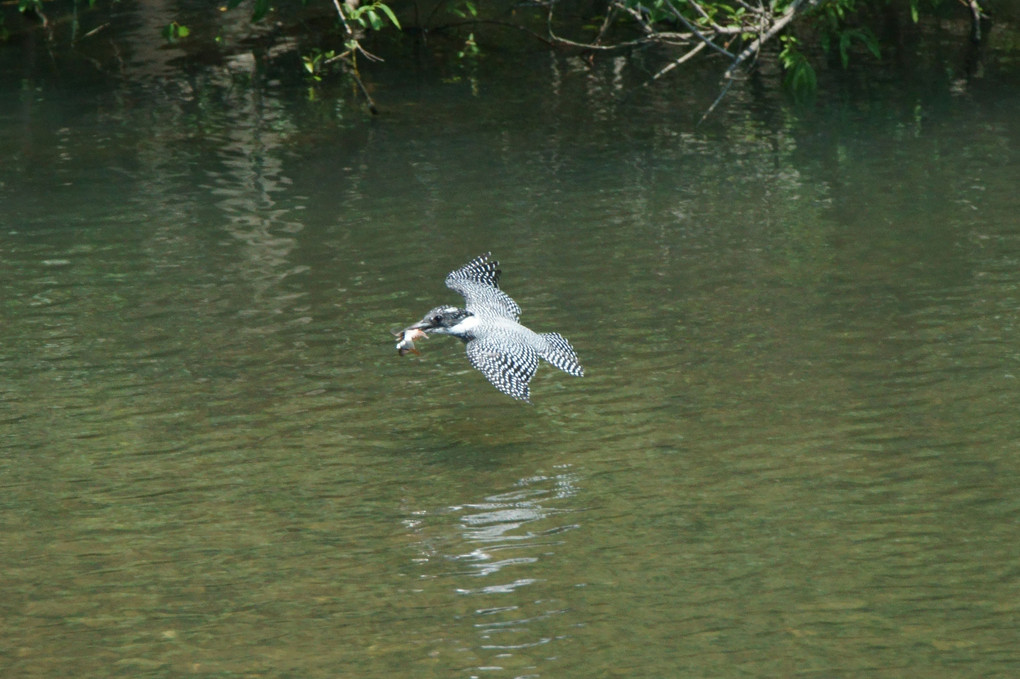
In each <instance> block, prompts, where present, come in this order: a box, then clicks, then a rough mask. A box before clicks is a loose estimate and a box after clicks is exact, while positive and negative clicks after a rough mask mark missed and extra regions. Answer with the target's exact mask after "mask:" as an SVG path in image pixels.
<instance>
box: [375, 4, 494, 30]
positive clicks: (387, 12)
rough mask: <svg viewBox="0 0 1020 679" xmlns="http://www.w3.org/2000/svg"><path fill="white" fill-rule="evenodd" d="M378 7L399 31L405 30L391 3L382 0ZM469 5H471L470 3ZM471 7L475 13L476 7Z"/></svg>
mask: <svg viewBox="0 0 1020 679" xmlns="http://www.w3.org/2000/svg"><path fill="white" fill-rule="evenodd" d="M378 7H379V10H380V11H381V12H382V13H383V14H385V15H386V18H387V19H389V20H390V22H392V23H393V25H394V26H396V27H397V30H398V31H399V30H403V29H401V28H400V22H399V21H397V15H396V14H394V13H393V10H392V9H390V6H389V5H387V4H385V3H382V2H380V3H379V4H378ZM468 7H471V5H470V3H469V4H468ZM471 9H472V14H474V13H475V12H474V8H473V7H471Z"/></svg>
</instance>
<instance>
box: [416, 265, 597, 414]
mask: <svg viewBox="0 0 1020 679" xmlns="http://www.w3.org/2000/svg"><path fill="white" fill-rule="evenodd" d="M491 256H492V253H486V254H484V255H482V256H480V257H476V258H474V259H473V260H471V261H470V262H468V263H467V264H465V265H464V266H462V267H461V268H459V269H457V270H456V271H453V272H451V273H450V274H449V275H448V276H447V277H446V287H448V288H450V289H451V290H453V291H454V292H458V293H460V294H461V295H463V296H464V301H465V305H464V308H460V307H456V306H437V307H436V308H435V309H432V311H430V312H428V313H427V314H425V317H424V318H422V319H421V320H420V321H418V322H417V323H414V324H412V325H410V326H408V327H407V328H404V330H403V331H402V332H400V333H399V337H400V341H399V342H398V343H397V349H398V350H399V352H400V354H401V355H403V354H404V353H406V352H407V351H415V350H414V340H415V339H424V338H426V337H427V336H428V335H429V334H430V333H431V334H435V335H453V336H454V337H458V338H460V339H461V340H462V341H463V342H464V348H465V349H466V350H467V357H468V360H469V361H470V362H471V365H472V366H473V367H474V368H475V369H477V370H479V371H480V372H481V373H482V374H483V375H485V379H487V380H489V382H491V383H492V386H494V387H496V388H497V389H499V390H500V391H501V392H503V393H504V394H506V395H507V396H510V397H512V398H515V399H517V400H519V401H527V402H529V403H530V402H531V390H530V387H529V386H528V383H529V382H530V381H531V378H532V377H533V376H534V375H535V371H536V370H537V369H538V359H539V358H542V359H545V361H546V362H548V363H550V364H552V365H553V366H555V367H557V368H559V369H560V370H562V371H563V372H565V373H567V374H569V375H573V376H575V377H581V376H582V375H584V368H582V367H581V364H580V362H579V361H578V360H577V354H575V353H574V348H573V347H571V346H570V342H568V341H567V340H566V338H564V337H563V335H560V334H559V333H556V332H547V333H541V334H540V333H537V332H534V331H532V330H530V329H528V328H526V327H524V326H523V325H521V324H520V323H519V322H518V319H519V318H520V316H521V307H519V306H518V305H517V302H515V301H514V300H513V299H512V298H511V297H510V296H509V295H508V294H506V293H505V292H503V291H502V290H500V289H499V276H500V274H501V273H502V272H501V271H500V269H499V262H497V261H496V260H494V259H490V257H491ZM415 353H417V352H415Z"/></svg>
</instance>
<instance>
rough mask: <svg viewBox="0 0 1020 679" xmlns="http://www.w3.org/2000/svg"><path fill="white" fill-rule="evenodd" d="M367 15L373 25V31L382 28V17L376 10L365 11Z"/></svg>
mask: <svg viewBox="0 0 1020 679" xmlns="http://www.w3.org/2000/svg"><path fill="white" fill-rule="evenodd" d="M365 16H366V17H368V23H369V25H371V26H372V30H373V31H378V30H379V29H380V28H382V19H381V18H380V17H379V15H378V14H377V13H376V11H375V10H373V9H370V10H368V11H367V12H365Z"/></svg>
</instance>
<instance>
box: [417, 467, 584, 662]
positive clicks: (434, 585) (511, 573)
mask: <svg viewBox="0 0 1020 679" xmlns="http://www.w3.org/2000/svg"><path fill="white" fill-rule="evenodd" d="M576 483H577V476H576V474H574V473H573V472H570V471H568V470H563V471H562V473H558V474H555V475H552V476H546V475H536V476H531V477H526V478H523V479H521V480H520V481H518V482H517V484H516V487H515V488H513V489H512V490H509V491H505V492H499V493H494V494H492V495H487V496H485V497H484V498H482V499H481V500H479V501H474V502H466V503H463V504H457V505H453V506H450V507H445V508H440V509H436V510H424V511H420V512H414V513H413V516H412V517H410V518H408V519H406V520H405V525H406V526H407V528H408V529H409V530H410V531H411V533H412V535H413V536H414V538H415V541H416V544H417V546H418V549H419V556H418V558H416V559H415V563H416V568H415V570H416V572H417V575H418V577H419V582H420V589H416V590H415V591H414V594H415V595H416V597H415V598H418V597H419V596H420V597H423V598H424V599H425V601H426V605H427V606H429V607H430V608H431V609H432V610H434V611H436V613H435V615H437V616H442V617H445V618H447V619H446V620H445V621H437V626H439V627H442V628H444V629H447V630H448V635H447V636H446V637H445V638H443V639H437V640H434V641H433V642H432V646H433V647H432V648H429V649H428V652H429V654H430V655H432V656H433V657H435V656H441V655H445V654H446V653H452V652H457V653H465V652H467V653H470V654H471V659H470V661H469V662H472V663H477V665H478V666H479V667H485V668H488V669H490V670H492V669H500V668H504V667H506V668H508V669H509V668H511V667H513V668H521V667H527V666H529V665H532V664H533V663H534V660H535V659H533V658H531V657H530V656H529V655H528V651H527V650H526V649H530V648H533V647H539V646H545V645H547V644H549V643H551V642H554V641H556V640H558V639H563V638H566V637H567V636H568V635H569V629H570V628H571V627H574V626H576V625H577V624H578V621H576V620H570V618H569V615H567V616H565V615H564V614H567V613H568V612H569V610H570V603H569V600H568V593H566V592H563V591H562V590H550V589H548V588H547V586H546V583H547V582H549V581H553V580H554V578H551V577H550V576H548V575H547V573H550V572H551V571H556V572H557V573H558V577H560V578H561V577H562V570H563V568H564V564H562V563H557V561H558V560H557V558H556V557H557V554H558V553H559V551H560V546H561V545H563V544H564V542H565V540H564V537H563V534H564V533H565V532H567V531H571V530H573V529H575V528H578V527H579V524H577V523H574V522H572V521H571V516H572V514H573V512H574V511H576V510H577V508H576V507H575V506H572V505H571V504H570V502H571V499H572V498H574V496H575V495H576V493H577V487H576ZM580 584H583V583H575V585H580ZM415 603H418V602H415ZM550 652H551V651H543V652H542V653H543V655H548V653H550ZM458 657H459V656H458ZM465 660H466V659H465V658H463V657H459V660H458V662H464V661H465Z"/></svg>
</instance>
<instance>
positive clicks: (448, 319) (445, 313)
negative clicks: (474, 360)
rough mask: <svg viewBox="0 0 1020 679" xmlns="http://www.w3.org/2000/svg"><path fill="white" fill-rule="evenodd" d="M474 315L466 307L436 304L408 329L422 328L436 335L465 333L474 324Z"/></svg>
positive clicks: (461, 334) (459, 334) (460, 334)
mask: <svg viewBox="0 0 1020 679" xmlns="http://www.w3.org/2000/svg"><path fill="white" fill-rule="evenodd" d="M475 320H476V319H475V316H474V314H472V313H471V312H470V311H468V310H467V309H460V308H458V307H455V306H437V307H436V308H435V309H433V310H432V311H430V312H428V313H427V314H425V317H424V318H423V319H421V320H420V321H418V322H417V323H415V324H414V325H412V326H410V328H409V329H414V330H423V331H425V332H426V333H433V334H436V335H457V336H463V335H466V334H467V333H468V332H469V331H470V329H471V327H473V325H474V321H475Z"/></svg>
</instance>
